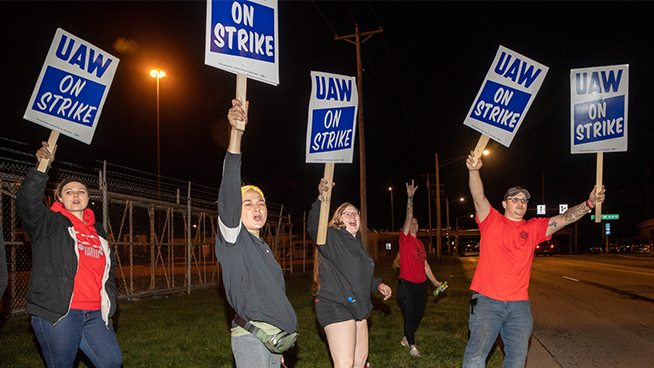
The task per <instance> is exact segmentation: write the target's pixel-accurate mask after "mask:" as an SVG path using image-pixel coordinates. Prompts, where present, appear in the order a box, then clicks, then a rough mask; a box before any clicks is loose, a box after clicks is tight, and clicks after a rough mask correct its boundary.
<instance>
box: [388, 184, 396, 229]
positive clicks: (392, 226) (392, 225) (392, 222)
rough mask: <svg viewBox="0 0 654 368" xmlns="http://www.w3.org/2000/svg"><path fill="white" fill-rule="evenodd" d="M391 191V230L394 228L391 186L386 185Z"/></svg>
mask: <svg viewBox="0 0 654 368" xmlns="http://www.w3.org/2000/svg"><path fill="white" fill-rule="evenodd" d="M388 190H390V192H391V232H393V231H394V230H395V215H394V214H393V187H388Z"/></svg>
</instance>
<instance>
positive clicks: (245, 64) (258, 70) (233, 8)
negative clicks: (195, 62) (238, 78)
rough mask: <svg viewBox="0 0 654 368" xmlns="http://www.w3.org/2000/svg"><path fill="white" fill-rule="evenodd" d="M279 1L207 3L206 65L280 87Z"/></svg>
mask: <svg viewBox="0 0 654 368" xmlns="http://www.w3.org/2000/svg"><path fill="white" fill-rule="evenodd" d="M277 33H278V25H277V0H251V1H244V0H239V1H229V0H207V21H206V40H205V50H204V63H205V64H207V65H210V66H213V67H215V68H218V69H222V70H226V71H228V72H232V73H235V74H245V75H246V76H247V77H248V78H252V79H256V80H259V81H261V82H266V83H269V84H272V85H275V86H276V85H278V84H279V42H278V37H277Z"/></svg>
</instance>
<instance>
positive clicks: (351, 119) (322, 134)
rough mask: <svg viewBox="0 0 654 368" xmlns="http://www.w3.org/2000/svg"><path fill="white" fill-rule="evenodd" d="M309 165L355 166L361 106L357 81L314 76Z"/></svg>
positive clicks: (310, 102) (337, 76)
mask: <svg viewBox="0 0 654 368" xmlns="http://www.w3.org/2000/svg"><path fill="white" fill-rule="evenodd" d="M311 81H312V85H311V99H310V100H309V119H308V124H307V148H306V162H307V163H309V162H318V163H329V162H332V163H352V156H353V155H354V136H355V133H356V124H355V122H356V117H357V108H358V105H359V94H358V92H357V84H356V79H355V78H354V77H348V76H344V75H338V74H330V73H323V72H314V71H312V72H311Z"/></svg>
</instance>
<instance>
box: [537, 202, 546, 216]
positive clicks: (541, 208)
mask: <svg viewBox="0 0 654 368" xmlns="http://www.w3.org/2000/svg"><path fill="white" fill-rule="evenodd" d="M546 214H547V209H546V207H545V205H544V204H539V205H536V215H546Z"/></svg>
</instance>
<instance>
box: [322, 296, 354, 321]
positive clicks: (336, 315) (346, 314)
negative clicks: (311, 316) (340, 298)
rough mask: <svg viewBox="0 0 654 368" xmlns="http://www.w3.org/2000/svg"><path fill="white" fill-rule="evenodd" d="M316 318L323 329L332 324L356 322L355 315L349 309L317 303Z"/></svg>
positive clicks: (337, 305)
mask: <svg viewBox="0 0 654 368" xmlns="http://www.w3.org/2000/svg"><path fill="white" fill-rule="evenodd" d="M316 318H318V323H320V325H321V326H322V328H325V327H327V326H328V325H330V324H332V323H338V322H344V321H349V320H351V319H353V320H355V321H356V319H355V318H354V315H353V314H352V312H350V310H349V309H347V308H345V307H343V306H342V305H339V304H337V303H331V302H324V301H316Z"/></svg>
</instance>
